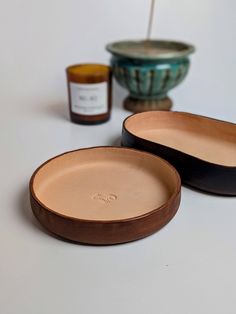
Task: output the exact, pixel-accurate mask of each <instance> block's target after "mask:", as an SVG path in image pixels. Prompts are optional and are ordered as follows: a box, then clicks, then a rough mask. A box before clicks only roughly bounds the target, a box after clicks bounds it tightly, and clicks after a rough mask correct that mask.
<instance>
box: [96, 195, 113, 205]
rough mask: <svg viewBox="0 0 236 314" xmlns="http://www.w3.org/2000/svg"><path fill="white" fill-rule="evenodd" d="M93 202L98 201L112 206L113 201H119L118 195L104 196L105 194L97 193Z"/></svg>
mask: <svg viewBox="0 0 236 314" xmlns="http://www.w3.org/2000/svg"><path fill="white" fill-rule="evenodd" d="M92 199H93V200H98V201H100V202H102V203H104V204H110V203H111V202H113V201H116V200H117V195H115V194H105V193H104V194H103V193H96V194H94V195H93V196H92Z"/></svg>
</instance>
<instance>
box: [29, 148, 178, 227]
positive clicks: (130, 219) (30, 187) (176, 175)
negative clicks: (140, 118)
mask: <svg viewBox="0 0 236 314" xmlns="http://www.w3.org/2000/svg"><path fill="white" fill-rule="evenodd" d="M103 148H106V149H118V150H129V151H135V152H138V153H141V154H144V155H150V156H152V157H155V158H158V159H159V160H161V161H162V162H163V163H165V164H167V165H168V166H169V168H171V169H172V171H173V173H174V174H175V177H176V187H175V191H174V193H173V194H172V195H171V197H170V198H169V199H168V201H167V202H166V203H164V204H163V205H162V206H160V207H158V208H155V209H153V210H150V211H149V212H147V213H145V214H142V215H139V216H134V217H130V218H125V219H116V220H89V219H81V218H76V217H71V216H67V215H63V214H61V213H58V212H56V211H54V210H53V209H51V208H49V207H47V206H46V205H45V204H43V203H42V202H41V201H40V200H39V199H38V197H37V196H36V194H35V192H34V188H33V184H34V178H35V176H36V175H37V173H38V172H39V170H40V169H41V168H43V167H44V166H45V165H46V164H48V163H49V162H51V161H52V160H54V159H56V158H58V157H61V156H63V155H66V154H70V153H73V152H77V151H82V150H92V149H103ZM29 190H30V194H31V197H32V198H33V199H34V200H35V202H36V203H38V205H39V206H41V207H42V208H43V209H44V210H46V211H49V212H51V213H53V214H54V215H57V216H59V217H63V218H65V219H69V220H73V221H78V222H82V223H94V224H97V223H102V224H114V223H126V222H130V221H135V220H139V219H142V218H145V217H148V216H150V215H152V214H154V213H155V212H157V211H161V210H162V209H165V208H166V207H168V206H169V204H171V203H172V202H173V201H174V200H175V199H176V198H177V197H178V195H179V194H180V191H181V179H180V175H179V173H178V172H177V170H176V169H175V168H174V167H173V166H172V165H171V164H170V163H169V162H168V161H166V160H164V159H163V158H161V157H159V156H156V155H155V154H152V153H148V152H144V151H140V150H138V149H134V148H128V147H119V146H93V147H88V148H80V149H75V150H71V151H67V152H65V153H62V154H59V155H57V156H54V157H52V158H50V159H48V160H47V161H45V162H44V163H43V164H42V165H40V166H39V167H38V168H37V169H36V170H35V171H34V173H33V174H32V176H31V178H30V181H29Z"/></svg>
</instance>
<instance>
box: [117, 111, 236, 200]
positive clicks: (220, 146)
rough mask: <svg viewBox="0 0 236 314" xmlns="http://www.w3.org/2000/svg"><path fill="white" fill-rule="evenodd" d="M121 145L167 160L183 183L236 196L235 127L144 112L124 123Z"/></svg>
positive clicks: (189, 116)
mask: <svg viewBox="0 0 236 314" xmlns="http://www.w3.org/2000/svg"><path fill="white" fill-rule="evenodd" d="M122 145H123V146H127V147H134V148H138V149H141V150H146V151H149V152H152V153H155V154H156V155H158V156H161V157H162V158H164V159H166V160H168V161H169V162H170V163H172V164H173V165H174V166H175V168H176V169H177V170H178V171H179V173H180V175H181V178H182V181H183V183H186V184H188V185H191V186H193V187H196V188H199V189H202V190H205V191H207V192H212V193H216V194H223V195H236V124H233V123H229V122H225V121H220V120H216V119H211V118H207V117H203V116H199V115H194V114H190V113H184V112H160V111H155V112H153V111H152V112H143V113H139V114H135V115H133V116H130V117H128V118H127V119H126V120H125V121H124V123H123V133H122Z"/></svg>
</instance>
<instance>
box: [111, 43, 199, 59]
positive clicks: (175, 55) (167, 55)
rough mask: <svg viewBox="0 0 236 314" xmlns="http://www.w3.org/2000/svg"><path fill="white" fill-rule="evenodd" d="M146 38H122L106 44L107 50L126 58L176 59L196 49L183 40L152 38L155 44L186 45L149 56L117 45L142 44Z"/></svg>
mask: <svg viewBox="0 0 236 314" xmlns="http://www.w3.org/2000/svg"><path fill="white" fill-rule="evenodd" d="M145 41H146V40H143V39H142V40H121V41H116V42H112V43H109V44H107V45H106V50H107V51H109V52H111V53H112V54H114V55H117V56H120V57H125V58H130V59H141V60H163V59H174V58H181V57H186V56H188V55H189V54H191V53H193V52H194V51H195V47H194V46H193V45H190V44H187V43H184V42H181V41H173V40H155V39H152V40H150V42H151V43H155V44H160V45H163V44H164V45H165V46H167V47H168V45H169V46H171V47H173V46H176V47H183V48H184V47H185V48H184V49H182V50H181V51H173V52H169V53H160V54H158V55H156V56H153V55H152V56H148V55H143V54H141V53H140V54H138V53H129V52H125V51H122V50H121V49H119V48H117V47H116V46H117V45H118V44H119V45H120V44H141V43H144V42H145Z"/></svg>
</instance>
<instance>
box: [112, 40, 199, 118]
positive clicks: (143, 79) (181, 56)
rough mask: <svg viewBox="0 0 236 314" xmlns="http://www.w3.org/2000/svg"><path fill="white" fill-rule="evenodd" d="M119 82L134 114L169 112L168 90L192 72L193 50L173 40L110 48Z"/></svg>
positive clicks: (120, 44) (116, 44)
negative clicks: (127, 95)
mask: <svg viewBox="0 0 236 314" xmlns="http://www.w3.org/2000/svg"><path fill="white" fill-rule="evenodd" d="M107 50H108V51H109V52H111V53H112V58H111V66H112V68H113V73H114V76H115V78H116V80H117V81H118V83H119V84H120V85H121V86H123V87H124V88H126V89H128V91H129V97H128V99H126V101H125V103H124V104H125V107H126V108H127V109H130V110H131V111H134V112H140V111H147V110H155V109H156V110H157V109H159V110H169V109H170V108H171V105H172V102H171V100H170V99H169V98H168V97H167V93H168V91H169V90H171V89H172V88H174V87H175V86H177V85H178V84H180V83H181V82H182V81H183V79H184V78H185V77H186V75H187V73H188V70H189V65H190V61H189V58H188V56H189V54H191V53H192V52H194V47H193V46H191V45H188V44H185V43H180V42H173V41H160V40H151V41H121V42H115V43H112V44H108V45H107Z"/></svg>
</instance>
